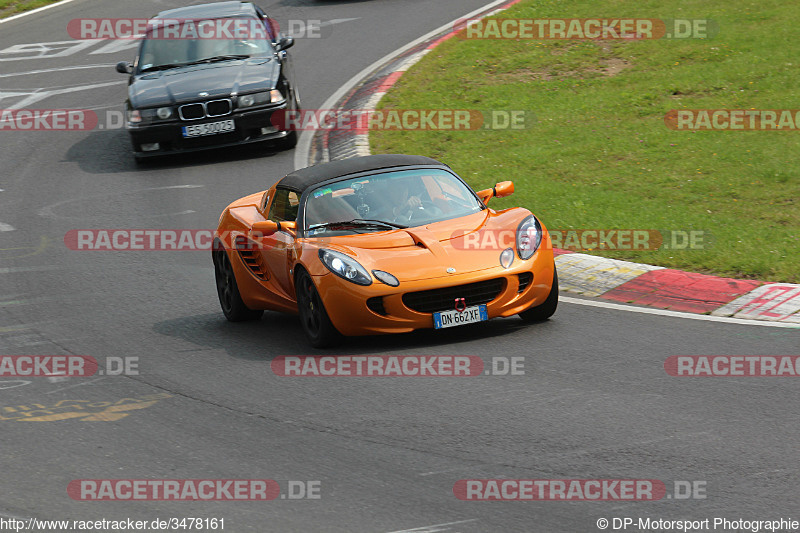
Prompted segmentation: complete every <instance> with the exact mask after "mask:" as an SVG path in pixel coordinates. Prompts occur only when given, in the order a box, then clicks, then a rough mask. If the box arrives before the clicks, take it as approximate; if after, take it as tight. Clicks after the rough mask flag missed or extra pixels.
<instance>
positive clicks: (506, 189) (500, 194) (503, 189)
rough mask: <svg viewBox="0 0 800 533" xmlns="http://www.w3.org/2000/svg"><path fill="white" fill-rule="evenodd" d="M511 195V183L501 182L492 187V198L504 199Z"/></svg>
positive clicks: (512, 188)
mask: <svg viewBox="0 0 800 533" xmlns="http://www.w3.org/2000/svg"><path fill="white" fill-rule="evenodd" d="M512 194H514V182H513V181H501V182H500V183H498V184H497V185H495V186H494V196H496V197H497V198H505V197H506V196H511V195H512Z"/></svg>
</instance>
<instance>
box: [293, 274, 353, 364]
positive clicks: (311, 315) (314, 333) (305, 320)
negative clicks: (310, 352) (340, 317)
mask: <svg viewBox="0 0 800 533" xmlns="http://www.w3.org/2000/svg"><path fill="white" fill-rule="evenodd" d="M296 287H297V310H298V312H299V313H300V323H301V324H302V325H303V331H305V333H306V337H308V340H309V341H311V345H312V346H314V348H327V347H330V346H335V345H336V344H338V343H339V342H341V340H342V334H341V333H339V332H338V331H337V330H336V328H335V327H334V325H333V323H332V322H331V319H330V318H328V312H327V311H325V306H324V305H323V304H322V298H321V297H320V295H319V291H317V288H316V287H315V286H314V281H313V280H312V279H311V276H310V275H309V274H308V272H306V271H305V270H301V271H300V273H299V274H298V275H297V284H296Z"/></svg>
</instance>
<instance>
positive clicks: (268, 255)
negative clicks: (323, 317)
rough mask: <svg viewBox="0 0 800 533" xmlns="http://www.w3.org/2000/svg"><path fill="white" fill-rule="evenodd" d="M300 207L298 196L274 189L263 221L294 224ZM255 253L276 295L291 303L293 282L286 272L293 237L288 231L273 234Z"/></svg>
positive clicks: (289, 262)
mask: <svg viewBox="0 0 800 533" xmlns="http://www.w3.org/2000/svg"><path fill="white" fill-rule="evenodd" d="M299 205H300V194H298V193H297V192H295V191H290V190H288V189H281V188H278V189H276V190H275V196H274V198H273V199H272V202H271V203H270V207H269V212H268V214H267V219H268V220H272V221H274V222H294V221H295V220H297V210H298V207H299ZM260 244H262V246H259V249H260V250H259V252H260V253H261V257H262V258H263V260H264V264H265V265H266V267H267V269H268V270H269V273H270V282H271V283H272V284H273V289H274V290H275V292H276V293H278V294H280V295H282V296H285V297H286V298H289V299H294V296H295V295H294V280H293V279H292V275H291V274H290V273H289V270H290V269H291V268H292V264H293V262H294V258H295V256H296V252H295V238H294V233H293V232H292V231H290V230H284V231H276V232H275V233H273V234H272V235H269V236H266V237H262V238H261V239H260Z"/></svg>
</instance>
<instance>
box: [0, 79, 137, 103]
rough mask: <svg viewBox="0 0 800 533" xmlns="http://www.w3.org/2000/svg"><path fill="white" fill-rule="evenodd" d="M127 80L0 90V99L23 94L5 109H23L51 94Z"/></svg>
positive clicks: (110, 84)
mask: <svg viewBox="0 0 800 533" xmlns="http://www.w3.org/2000/svg"><path fill="white" fill-rule="evenodd" d="M125 83H127V82H125V81H109V82H105V83H91V84H89V85H79V86H76V87H65V88H63V89H50V90H46V91H45V90H36V91H33V92H30V91H29V92H26V93H2V92H0V100H3V99H4V98H9V97H11V96H25V95H27V98H23V99H22V100H20V101H19V102H17V103H16V104H13V105H10V106H8V107H6V108H5V109H23V108H25V107H27V106H29V105H31V104H34V103H36V102H39V101H41V100H44V99H45V98H49V97H51V96H57V95H59V94H67V93H74V92H78V91H85V90H88V89H97V88H99V87H110V86H112V85H122V84H125Z"/></svg>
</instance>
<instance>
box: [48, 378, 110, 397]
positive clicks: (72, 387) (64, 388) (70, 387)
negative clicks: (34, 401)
mask: <svg viewBox="0 0 800 533" xmlns="http://www.w3.org/2000/svg"><path fill="white" fill-rule="evenodd" d="M106 377H107V376H103V377H101V378H97V379H93V380H91V381H84V382H81V383H76V384H75V385H70V386H69V387H62V388H60V389H56V390H51V391H50V392H45V394H53V393H56V392H61V391H63V390H67V389H74V388H75V387H83V386H84V385H89V384H90V383H94V382H95V381H100V380H103V379H106Z"/></svg>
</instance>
